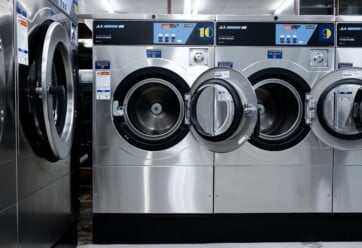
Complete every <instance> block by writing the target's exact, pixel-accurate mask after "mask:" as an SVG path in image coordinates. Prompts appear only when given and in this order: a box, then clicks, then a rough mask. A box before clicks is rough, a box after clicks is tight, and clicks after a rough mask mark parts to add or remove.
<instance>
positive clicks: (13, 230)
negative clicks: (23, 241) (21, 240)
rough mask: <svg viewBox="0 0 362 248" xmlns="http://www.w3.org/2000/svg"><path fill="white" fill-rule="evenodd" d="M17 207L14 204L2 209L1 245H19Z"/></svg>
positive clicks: (9, 247)
mask: <svg viewBox="0 0 362 248" xmlns="http://www.w3.org/2000/svg"><path fill="white" fill-rule="evenodd" d="M17 228H18V227H17V208H16V205H13V206H11V207H9V208H7V209H5V210H1V211H0V233H1V236H0V247H6V248H15V247H19V246H18V232H17V231H18V230H17Z"/></svg>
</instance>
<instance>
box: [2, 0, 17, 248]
mask: <svg viewBox="0 0 362 248" xmlns="http://www.w3.org/2000/svg"><path fill="white" fill-rule="evenodd" d="M12 11H13V4H12V1H8V0H1V1H0V196H1V197H0V247H16V246H17V209H16V150H15V148H16V147H15V142H16V141H15V84H14V73H13V72H14V41H13V37H12V35H11V34H12V33H13V30H12V28H13V12H12Z"/></svg>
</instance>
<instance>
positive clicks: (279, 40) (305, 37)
mask: <svg viewBox="0 0 362 248" xmlns="http://www.w3.org/2000/svg"><path fill="white" fill-rule="evenodd" d="M316 28H317V25H316V24H276V35H275V39H276V40H275V44H277V45H301V46H303V45H306V44H308V41H309V40H310V38H311V37H312V35H313V33H314V31H315V29H316ZM330 35H331V34H330Z"/></svg>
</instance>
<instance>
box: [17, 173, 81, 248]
mask: <svg viewBox="0 0 362 248" xmlns="http://www.w3.org/2000/svg"><path fill="white" fill-rule="evenodd" d="M70 192H71V191H70V175H67V176H65V177H62V178H60V179H58V180H57V181H55V182H54V183H52V184H50V185H49V186H47V187H45V188H44V189H42V190H40V191H38V192H36V193H35V194H32V195H31V196H29V197H27V198H25V199H23V200H22V201H20V202H19V242H20V246H21V247H29V248H30V247H31V248H32V247H34V248H42V247H44V248H48V247H51V246H52V245H53V244H54V243H55V242H56V241H57V240H58V239H59V238H60V237H61V235H63V233H64V232H65V231H67V229H68V228H69V226H70V225H71V224H72V223H73V221H74V219H73V218H72V210H71V203H70V199H71V195H70V194H71V193H70Z"/></svg>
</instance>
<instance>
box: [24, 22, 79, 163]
mask: <svg viewBox="0 0 362 248" xmlns="http://www.w3.org/2000/svg"><path fill="white" fill-rule="evenodd" d="M30 41H32V42H31V43H30V46H31V49H33V50H32V51H31V53H32V54H30V55H31V56H30V58H31V59H30V62H31V65H30V69H29V76H28V78H27V80H26V82H27V92H28V93H27V95H26V97H25V99H26V101H25V104H26V105H24V106H21V107H25V108H26V109H27V110H26V111H27V113H26V114H25V116H26V119H24V118H23V119H22V125H23V126H24V129H27V132H28V133H29V132H30V134H28V137H29V139H30V142H32V143H34V144H32V146H33V148H35V150H37V152H38V153H39V154H40V155H41V156H43V157H46V158H47V159H48V160H50V161H57V160H61V159H65V158H66V157H67V156H68V155H69V153H70V150H71V146H72V141H73V132H74V113H75V99H74V97H75V96H74V78H73V65H72V48H71V43H70V38H69V35H68V34H67V31H66V29H65V27H64V26H63V25H62V24H60V23H58V22H48V21H47V22H44V23H43V24H42V25H40V26H39V28H38V30H36V31H33V34H32V37H31V39H30ZM24 81H25V80H24ZM20 110H21V111H25V109H20ZM32 132H33V133H32ZM32 140H34V141H32Z"/></svg>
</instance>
